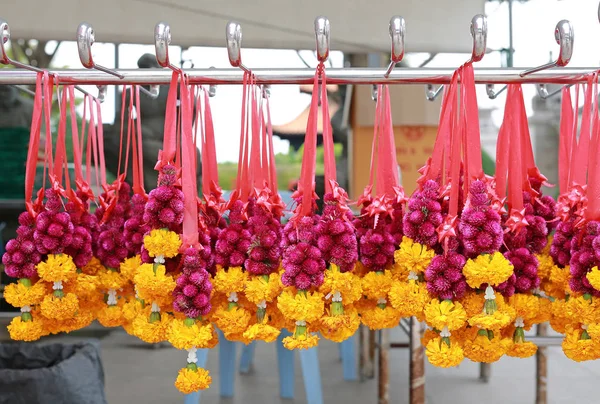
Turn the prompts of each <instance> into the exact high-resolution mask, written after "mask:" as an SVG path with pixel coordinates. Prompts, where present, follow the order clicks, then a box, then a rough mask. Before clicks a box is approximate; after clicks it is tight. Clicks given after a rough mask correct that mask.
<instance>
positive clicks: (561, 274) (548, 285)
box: [542, 265, 570, 299]
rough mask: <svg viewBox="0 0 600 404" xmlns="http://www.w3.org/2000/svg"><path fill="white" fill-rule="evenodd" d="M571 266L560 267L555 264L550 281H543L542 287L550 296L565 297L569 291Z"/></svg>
mask: <svg viewBox="0 0 600 404" xmlns="http://www.w3.org/2000/svg"><path fill="white" fill-rule="evenodd" d="M569 273H570V269H569V266H566V267H565V268H559V267H558V266H556V265H554V266H553V267H552V268H551V270H550V277H549V279H548V281H546V282H542V289H543V290H544V292H546V294H547V295H548V296H552V297H554V298H556V299H564V298H565V297H566V294H567V293H568V291H569Z"/></svg>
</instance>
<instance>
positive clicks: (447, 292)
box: [425, 251, 467, 300]
mask: <svg viewBox="0 0 600 404" xmlns="http://www.w3.org/2000/svg"><path fill="white" fill-rule="evenodd" d="M466 262H467V260H466V258H465V257H464V255H462V254H459V253H457V252H455V251H449V252H448V253H447V254H446V255H436V256H435V257H433V259H432V260H431V263H430V264H429V266H427V268H426V269H425V280H426V281H427V290H428V291H429V293H430V294H431V295H433V296H435V297H437V298H439V299H441V300H454V299H460V298H462V297H463V296H464V294H465V292H466V291H467V282H466V280H465V277H464V275H463V274H462V268H463V267H464V266H465V263H466Z"/></svg>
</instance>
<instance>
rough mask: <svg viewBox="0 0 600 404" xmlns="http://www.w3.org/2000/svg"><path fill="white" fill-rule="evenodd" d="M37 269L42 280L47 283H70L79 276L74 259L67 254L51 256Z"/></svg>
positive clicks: (38, 265)
mask: <svg viewBox="0 0 600 404" xmlns="http://www.w3.org/2000/svg"><path fill="white" fill-rule="evenodd" d="M36 268H37V272H38V275H39V276H40V278H42V279H43V280H45V281H46V282H59V281H68V280H69V279H73V278H74V277H75V276H76V275H77V267H76V266H75V263H74V262H73V258H71V256H70V255H67V254H50V255H48V258H46V261H42V262H40V263H39V264H37V266H36Z"/></svg>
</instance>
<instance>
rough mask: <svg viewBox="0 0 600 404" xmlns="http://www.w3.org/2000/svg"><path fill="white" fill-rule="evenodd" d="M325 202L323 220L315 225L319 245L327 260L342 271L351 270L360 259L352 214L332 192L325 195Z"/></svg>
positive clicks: (323, 256)
mask: <svg viewBox="0 0 600 404" xmlns="http://www.w3.org/2000/svg"><path fill="white" fill-rule="evenodd" d="M323 203H324V206H323V214H322V215H321V220H320V221H319V222H318V223H317V225H316V226H315V232H316V237H317V246H318V247H319V249H320V250H321V253H322V258H323V259H324V260H325V261H326V262H331V263H333V264H336V265H337V266H338V267H339V269H340V271H341V272H347V271H351V270H352V269H353V268H354V264H356V261H357V260H358V245H357V242H356V237H355V228H354V225H353V223H352V214H351V213H350V212H349V211H347V210H345V209H344V206H342V204H343V202H341V201H340V200H338V199H336V198H335V197H334V196H333V194H332V193H326V194H325V195H324V197H323ZM342 241H344V242H345V243H343V242H342Z"/></svg>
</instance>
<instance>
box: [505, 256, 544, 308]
mask: <svg viewBox="0 0 600 404" xmlns="http://www.w3.org/2000/svg"><path fill="white" fill-rule="evenodd" d="M504 257H505V258H506V259H507V260H509V261H510V263H511V264H512V265H513V267H514V273H513V274H512V275H511V277H510V278H508V280H506V281H504V282H503V283H501V284H500V285H498V286H497V290H498V291H499V292H500V293H502V295H504V296H505V297H510V296H512V295H513V294H514V293H515V292H516V293H529V292H532V291H533V290H534V289H535V288H537V287H539V286H540V277H539V276H538V265H539V262H538V260H537V258H536V257H535V255H534V254H533V253H532V252H531V251H529V249H528V248H525V247H520V248H516V249H514V250H509V251H507V252H505V253H504Z"/></svg>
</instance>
